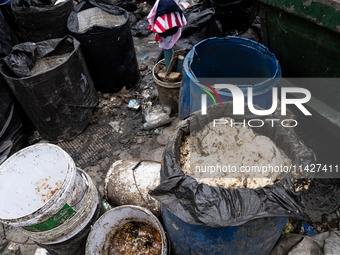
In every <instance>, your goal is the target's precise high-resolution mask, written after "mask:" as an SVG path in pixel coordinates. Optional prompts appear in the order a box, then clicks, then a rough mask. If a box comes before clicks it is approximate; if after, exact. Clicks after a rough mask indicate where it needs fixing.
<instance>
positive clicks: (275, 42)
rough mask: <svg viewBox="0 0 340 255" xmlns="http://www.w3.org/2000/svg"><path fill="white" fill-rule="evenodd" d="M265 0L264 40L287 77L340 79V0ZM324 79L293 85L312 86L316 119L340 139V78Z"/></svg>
mask: <svg viewBox="0 0 340 255" xmlns="http://www.w3.org/2000/svg"><path fill="white" fill-rule="evenodd" d="M259 1H260V18H261V25H262V35H263V43H264V44H265V45H266V46H267V47H268V48H269V50H270V51H271V52H273V53H274V54H275V56H276V57H277V59H278V60H279V61H280V64H281V68H282V76H283V77H309V78H315V77H328V78H330V77H332V78H335V77H336V78H340V61H339V60H340V2H339V1H338V0H280V1H279V0H259ZM307 83H308V82H307ZM315 83H316V82H315V81H314V84H315ZM318 83H319V84H318V85H317V86H308V84H307V85H306V82H305V85H301V84H292V86H298V87H306V88H307V89H309V90H310V92H311V94H312V99H311V100H310V102H309V103H308V104H307V107H308V108H309V110H310V111H311V112H312V114H313V117H314V120H315V121H316V122H317V123H318V124H320V125H321V126H322V127H323V128H325V129H327V131H329V132H331V133H333V134H334V135H335V136H337V137H338V138H340V104H339V103H338V102H339V101H340V79H333V80H332V81H331V80H330V79H328V80H327V81H326V80H324V81H322V80H320V81H319V82H318Z"/></svg>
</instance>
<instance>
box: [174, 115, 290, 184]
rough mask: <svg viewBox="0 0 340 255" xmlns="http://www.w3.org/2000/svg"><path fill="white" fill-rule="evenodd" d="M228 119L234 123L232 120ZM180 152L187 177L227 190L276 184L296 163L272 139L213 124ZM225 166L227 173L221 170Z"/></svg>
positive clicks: (186, 141) (189, 139) (188, 138)
mask: <svg viewBox="0 0 340 255" xmlns="http://www.w3.org/2000/svg"><path fill="white" fill-rule="evenodd" d="M226 119H227V120H229V122H228V123H230V120H231V118H226ZM180 152H181V159H180V163H181V168H182V171H183V172H184V173H185V174H187V175H190V176H192V177H193V178H195V179H196V180H197V181H198V182H199V183H205V184H208V185H211V186H216V187H223V188H226V189H237V188H248V189H256V188H260V187H265V186H267V185H272V184H274V183H277V182H278V181H280V179H281V178H282V177H283V176H284V175H285V174H286V173H287V170H288V171H289V170H290V167H291V164H292V161H291V160H290V159H289V158H288V157H287V155H286V154H285V153H284V152H283V151H282V150H281V149H280V148H278V147H277V146H276V145H275V144H274V142H273V141H272V140H271V139H270V138H268V137H266V136H263V135H259V134H257V133H255V132H254V131H253V130H252V129H251V128H249V127H244V126H241V125H237V126H229V125H215V126H214V124H213V122H210V123H209V124H207V125H206V126H204V128H203V129H202V130H200V131H198V132H196V133H193V134H191V135H188V136H186V137H185V138H184V141H183V142H182V146H181V149H180ZM217 166H220V168H218V167H217ZM222 167H224V168H223V170H224V171H219V170H221V169H222ZM272 169H273V170H272Z"/></svg>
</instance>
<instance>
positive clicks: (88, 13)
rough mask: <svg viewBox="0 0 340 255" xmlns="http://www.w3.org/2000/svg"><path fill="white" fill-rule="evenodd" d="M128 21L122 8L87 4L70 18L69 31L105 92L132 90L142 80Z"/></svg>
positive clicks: (95, 79) (93, 76)
mask: <svg viewBox="0 0 340 255" xmlns="http://www.w3.org/2000/svg"><path fill="white" fill-rule="evenodd" d="M93 17H96V18H93ZM128 19H129V17H128V13H127V12H126V11H125V10H124V9H122V8H120V7H117V6H110V5H106V4H102V3H95V2H91V3H90V2H85V1H84V2H81V3H80V4H78V5H77V6H76V7H75V10H74V11H73V12H72V13H71V15H70V17H69V19H68V29H69V31H70V32H71V34H72V36H74V37H75V38H76V39H77V40H79V41H80V43H81V48H82V51H83V53H84V56H85V60H86V63H87V65H88V67H89V70H90V73H91V77H92V79H93V82H94V85H95V87H96V89H97V90H100V91H102V92H117V91H119V90H120V89H121V88H122V87H123V86H125V87H126V88H127V89H130V88H132V87H134V86H135V85H136V84H137V83H138V81H139V79H140V74H139V70H138V64H137V59H136V53H135V48H134V44H133V39H132V36H131V29H130V25H129V22H128ZM85 21H86V22H88V21H89V23H88V24H84V23H85ZM115 21H116V22H115Z"/></svg>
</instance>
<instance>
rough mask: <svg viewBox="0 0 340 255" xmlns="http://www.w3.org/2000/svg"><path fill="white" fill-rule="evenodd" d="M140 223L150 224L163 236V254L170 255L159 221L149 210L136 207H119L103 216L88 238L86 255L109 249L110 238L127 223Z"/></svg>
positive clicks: (94, 254)
mask: <svg viewBox="0 0 340 255" xmlns="http://www.w3.org/2000/svg"><path fill="white" fill-rule="evenodd" d="M131 221H139V222H144V223H147V224H150V225H151V226H152V227H154V228H155V229H156V230H157V231H158V232H159V233H160V235H161V238H162V254H161V255H167V254H168V243H167V238H166V235H165V232H164V230H163V227H162V225H161V223H160V222H159V220H158V219H157V218H156V217H155V216H154V215H153V214H152V213H151V212H150V211H149V210H147V209H145V208H143V207H139V206H134V205H125V206H119V207H116V208H113V209H111V210H110V211H108V212H106V213H105V214H104V215H102V216H101V217H100V218H99V220H98V221H97V222H96V223H95V224H94V225H93V227H92V230H91V232H90V234H89V236H88V238H87V243H86V253H85V254H86V255H98V254H101V252H102V250H103V249H105V248H107V247H108V246H109V245H110V243H109V240H110V239H111V238H110V237H111V236H112V235H113V234H115V233H116V231H118V230H119V229H120V228H122V227H123V226H124V225H125V224H126V223H128V222H131Z"/></svg>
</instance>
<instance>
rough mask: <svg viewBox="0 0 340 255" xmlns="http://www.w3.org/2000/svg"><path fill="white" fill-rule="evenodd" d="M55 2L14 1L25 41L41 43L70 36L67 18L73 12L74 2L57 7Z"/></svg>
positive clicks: (16, 17)
mask: <svg viewBox="0 0 340 255" xmlns="http://www.w3.org/2000/svg"><path fill="white" fill-rule="evenodd" d="M53 2H54V1H53ZM53 2H52V1H49V0H47V1H45V2H43V1H41V2H40V1H39V0H34V1H33V0H32V1H31V0H13V1H12V11H13V14H14V16H15V19H16V22H17V24H18V26H19V29H20V31H21V35H22V37H23V39H24V40H25V41H28V42H40V41H44V40H48V39H54V38H62V37H64V36H65V35H67V34H68V30H67V18H68V16H69V15H70V13H71V12H72V10H73V0H66V1H65V2H61V3H59V4H57V5H54V4H53Z"/></svg>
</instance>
